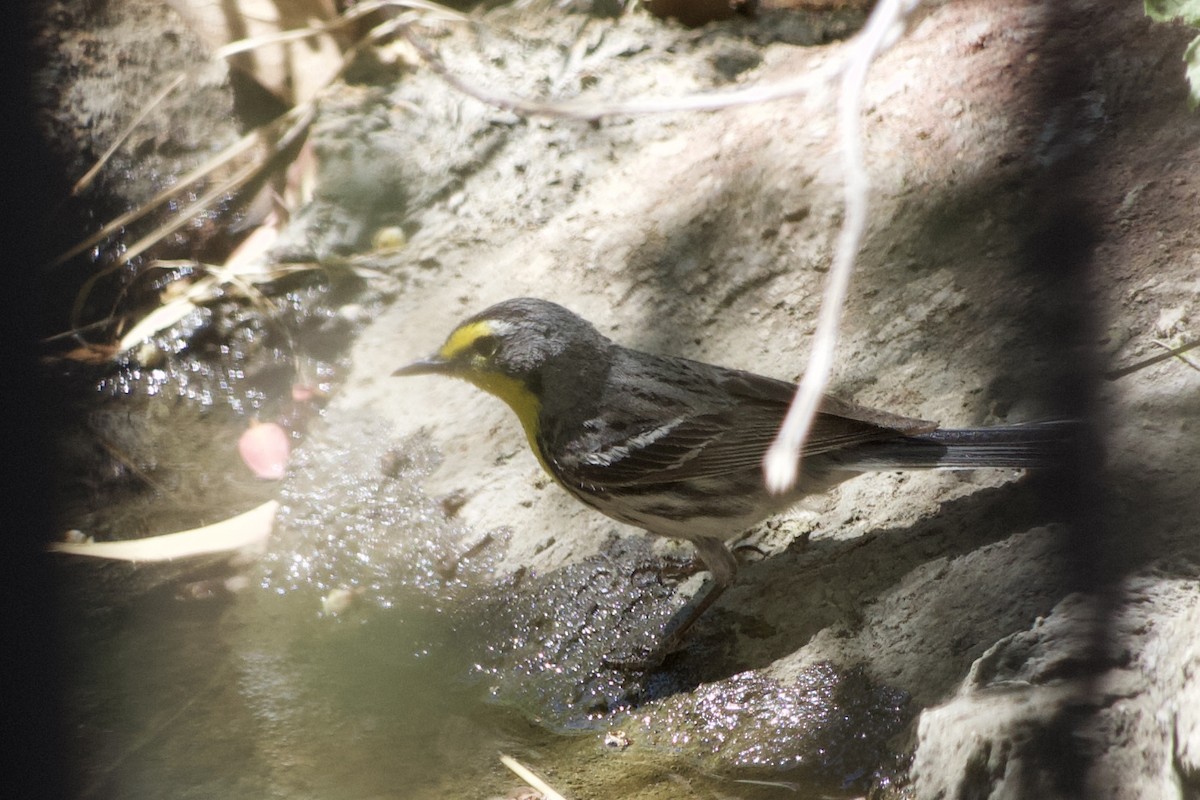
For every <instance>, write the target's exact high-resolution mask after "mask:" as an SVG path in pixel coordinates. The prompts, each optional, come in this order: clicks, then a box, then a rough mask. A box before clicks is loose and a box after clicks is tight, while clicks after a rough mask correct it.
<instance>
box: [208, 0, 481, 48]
mask: <svg viewBox="0 0 1200 800" xmlns="http://www.w3.org/2000/svg"><path fill="white" fill-rule="evenodd" d="M397 7H399V8H409V9H413V10H415V11H424V12H426V13H428V14H429V15H431V16H433V17H434V18H436V19H441V20H444V21H447V22H462V21H465V20H466V19H467V18H466V17H465V16H463V15H462V14H460V13H458V12H457V11H454V10H453V9H450V8H447V7H445V6H441V5H438V4H437V3H424V2H420V0H370V1H369V2H365V3H359V4H358V5H356V6H353V7H351V8H348V9H346V11H345V12H344V13H343V14H341V15H340V16H338V17H337V18H336V19H332V20H330V21H328V22H322V23H320V24H318V25H310V26H308V27H305V28H293V29H292V30H287V31H280V32H278V33H272V34H266V35H263V36H256V37H253V38H249V39H239V40H238V41H236V42H230V43H229V44H227V45H225V46H223V47H219V48H217V50H216V51H215V53H214V56H215V57H216V58H229V57H230V56H235V55H238V54H239V53H245V52H247V51H250V50H254V49H256V48H259V47H266V46H268V45H272V44H280V43H282V42H294V41H298V40H301V39H311V38H312V37H314V36H320V35H321V34H324V33H330V32H332V31H335V30H338V29H339V28H344V27H345V26H347V25H349V24H350V23H352V22H354V21H356V20H359V19H362V18H363V17H365V16H367V15H368V14H373V13H374V12H376V11H381V10H383V9H385V8H397Z"/></svg>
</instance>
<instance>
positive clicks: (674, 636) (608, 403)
mask: <svg viewBox="0 0 1200 800" xmlns="http://www.w3.org/2000/svg"><path fill="white" fill-rule="evenodd" d="M392 375H393V376H412V375H446V376H450V377H454V378H460V379H463V380H466V381H468V382H469V383H472V384H474V385H475V386H476V387H478V388H480V389H482V390H484V391H485V392H488V393H490V394H492V395H495V396H496V397H499V398H500V399H501V400H503V401H504V402H505V403H507V404H508V405H509V406H510V407H511V408H512V410H513V411H514V412H515V414H516V416H517V419H518V420H519V421H520V423H521V426H522V428H523V429H524V432H525V436H526V438H527V440H528V443H529V446H530V449H531V450H532V451H533V454H534V455H535V456H536V457H537V459H538V461H539V462H540V464H541V466H542V467H543V468H544V469H545V471H546V472H547V473H549V474H550V476H551V477H552V478H553V479H554V480H555V481H556V482H557V483H558V484H559V485H560V486H561V487H562V488H563V489H565V490H566V491H567V492H569V493H570V494H572V495H573V496H574V497H575V498H577V499H578V500H580V501H582V502H583V503H585V504H586V505H588V506H591V507H592V508H594V509H596V510H597V511H599V512H601V513H603V514H606V515H608V516H609V517H611V518H613V519H615V520H617V521H619V522H622V523H625V524H628V525H632V526H635V527H638V528H641V529H643V530H645V531H647V532H649V533H651V534H654V535H657V536H665V537H671V538H675V539H684V540H687V541H688V542H691V544H692V545H693V546H694V548H695V551H696V554H697V556H698V557H699V559H700V561H701V562H702V563H703V564H704V566H705V567H706V568H707V570H708V572H709V574H710V580H709V582H708V585H707V588H705V589H702V590H701V591H700V592H698V593H697V595H696V596H695V598H693V601H692V603H691V605H690V607H685V608H684V609H683V611H682V612H681V613H680V614H679V615H677V617H676V619H675V620H674V621H673V623H672V624H671V625H669V626H668V629H667V632H666V633H665V634H664V637H665V639H666V640H669V642H670V644H669V645H665V646H666V648H667V649H670V648H671V647H674V646H675V645H677V644H678V643H679V642H680V641H681V640H682V638H683V635H684V633H685V632H686V631H687V629H688V628H690V627H691V626H692V624H693V623H694V622H695V621H696V620H697V619H698V618H699V617H700V616H701V615H702V614H703V613H704V611H705V610H706V609H708V608H709V607H710V606H711V605H712V604H713V603H714V602H715V601H716V600H717V598H718V597H719V596H720V595H721V593H722V592H723V591H724V590H725V589H726V588H727V587H728V586H730V585H731V584H732V583H733V582H734V579H735V576H736V574H737V569H738V564H737V559H736V558H735V557H734V555H733V553H732V552H731V550H730V549H729V547H728V546H727V544H726V542H727V541H728V540H730V539H731V538H735V537H737V536H738V535H739V534H741V533H743V532H744V531H745V530H747V529H748V528H750V527H752V526H754V525H756V524H757V523H759V522H762V521H763V520H765V519H767V518H769V517H771V516H774V515H775V514H778V513H780V512H781V511H783V510H785V509H787V508H788V507H790V506H792V505H794V504H795V503H796V502H798V501H799V500H800V499H801V498H802V497H804V496H806V495H810V494H814V493H819V492H824V491H827V490H828V489H830V488H832V487H833V486H835V485H837V484H838V483H841V482H842V481H844V480H846V479H848V478H851V477H853V476H855V475H858V474H860V473H863V472H870V471H881V470H882V471H893V470H907V469H978V468H1011V469H1020V468H1034V467H1040V466H1047V465H1048V464H1050V463H1051V462H1052V461H1053V460H1054V457H1055V453H1056V449H1057V447H1058V446H1059V445H1060V444H1061V440H1062V438H1063V435H1064V434H1063V427H1062V426H1061V425H1058V424H1056V423H1053V422H1035V423H1026V424H1014V425H998V426H991V427H980V428H940V427H939V426H938V424H937V423H935V422H930V421H928V420H922V419H916V418H912V417H905V416H901V415H898V414H893V413H889V412H886V411H879V410H876V409H872V408H867V407H865V406H860V405H856V404H854V403H851V402H847V401H844V400H839V399H837V398H835V397H832V396H828V395H826V396H825V397H824V398H823V400H822V402H821V405H820V407H819V409H818V412H817V415H816V418H815V420H814V421H813V425H812V428H811V431H810V433H809V436H808V439H807V441H806V442H805V444H804V447H803V451H802V458H801V469H800V477H799V481H798V482H797V484H796V486H795V487H794V488H793V489H791V490H790V491H788V492H785V493H782V494H772V493H771V492H769V491H768V490H767V486H766V483H765V482H764V479H763V458H764V456H765V454H766V451H767V448H768V447H770V445H771V443H772V441H773V440H774V438H775V436H776V434H777V433H778V431H779V427H780V425H781V424H782V423H783V419H784V416H785V415H786V414H787V410H788V407H789V405H790V404H791V402H792V398H793V397H794V396H795V393H796V385H795V384H794V383H792V382H790V381H784V380H778V379H775V378H769V377H766V376H763V375H758V374H756V373H753V372H748V371H745V370H741V369H733V368H728V367H722V366H716V365H713V364H707V363H703V362H700V361H694V360H691V359H687V358H681V357H677V356H669V355H656V354H653V353H646V352H642V351H639V350H634V349H631V348H628V347H623V346H622V345H620V344H617V343H616V342H614V341H612V340H611V339H609V338H608V337H607V336H605V335H603V334H602V333H600V331H599V330H597V328H596V327H595V326H594V325H593V324H592V323H590V322H588V321H587V320H585V319H584V318H582V317H580V316H579V315H577V314H575V313H574V312H572V311H570V310H569V309H567V308H565V307H563V306H561V305H559V304H557V303H553V302H550V301H548V300H542V299H537V298H531V297H521V298H514V299H510V300H505V301H503V302H500V303H497V304H495V305H492V306H490V307H489V308H486V309H484V310H483V311H481V312H479V313H477V314H474V315H473V316H471V317H469V318H467V319H466V320H464V321H462V322H460V323H459V324H458V325H457V326H456V327H455V328H454V329H453V330H452V331H451V332H450V334H449V336H448V337H447V338H446V340H445V342H444V343H443V344H442V346H441V347H440V348H439V349H438V350H437V351H435V352H434V353H433V354H431V355H429V356H428V357H426V358H422V359H419V360H417V361H414V362H412V363H410V364H408V365H406V366H403V367H400V368H399V369H397V370H395V371H394V372H393V373H392Z"/></svg>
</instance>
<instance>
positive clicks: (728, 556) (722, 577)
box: [661, 536, 737, 653]
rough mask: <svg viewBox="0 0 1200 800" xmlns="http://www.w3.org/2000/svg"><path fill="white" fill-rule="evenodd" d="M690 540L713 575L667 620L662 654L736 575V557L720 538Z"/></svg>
mask: <svg viewBox="0 0 1200 800" xmlns="http://www.w3.org/2000/svg"><path fill="white" fill-rule="evenodd" d="M691 541H692V544H693V545H695V547H696V555H698V556H700V560H701V561H703V562H704V565H705V566H706V567H708V571H709V573H710V574H711V575H712V578H711V579H710V580H709V581H708V583H707V584H706V585H705V587H704V588H703V589H702V590H701V591H700V592H698V593H697V594H696V596H695V597H693V598H692V599H691V600H689V601H688V603H687V605H685V606H684V607H683V608H681V609H680V610H679V612H678V613H677V614H676V615H675V616H674V617H673V618H672V619H671V621H670V622H669V623H667V628H666V630H665V631H664V636H663V641H662V644H661V649H662V651H663V653H670V652H671V651H673V650H675V649H676V648H677V647H679V645H680V644H681V643H682V642H683V638H684V636H685V635H686V634H687V632H688V630H689V629H690V628H691V627H692V625H694V624H695V623H696V620H698V619H700V617H701V615H703V614H704V612H705V611H707V610H708V609H709V607H710V606H711V605H712V604H713V603H715V602H717V598H719V597H720V596H721V594H722V593H723V592H724V591H725V590H726V589H728V588H729V586H730V585H731V584H732V583H733V579H734V577H735V576H736V575H737V559H736V558H734V557H733V553H731V552H729V548H728V547H726V546H725V543H724V542H723V541H721V540H720V539H717V538H715V537H712V536H704V537H701V538H698V539H693V540H691Z"/></svg>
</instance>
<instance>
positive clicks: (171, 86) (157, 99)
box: [71, 72, 187, 197]
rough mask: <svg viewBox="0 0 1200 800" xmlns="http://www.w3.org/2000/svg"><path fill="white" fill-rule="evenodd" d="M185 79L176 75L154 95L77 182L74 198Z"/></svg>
mask: <svg viewBox="0 0 1200 800" xmlns="http://www.w3.org/2000/svg"><path fill="white" fill-rule="evenodd" d="M185 77H187V73H182V72H181V73H180V74H178V75H176V76H175V79H174V80H172V81H171V82H170V83H168V84H167V85H166V86H164V87H163V88H162V90H161V91H160V92H159V93H158V94H156V95H154V98H153V99H152V100H151V101H150V102H149V103H147V104H146V106H145V107H144V108H143V109H142V110H141V111H139V112H138V113H137V116H135V117H134V118H133V120H132V121H130V123H129V124H128V125H126V126H125V129H124V130H122V131H121V132H120V133H119V134H118V135H117V138H116V139H115V140H114V141H113V143H112V144H110V145H109V146H108V149H107V150H105V151H104V152H103V153H102V154H101V155H100V157H99V158H98V159H96V163H95V164H93V165H92V168H91V169H89V170H88V171H87V172H86V173H84V175H83V177H82V178H80V179H79V180H77V181H76V182H75V185H74V186H72V187H71V196H72V197H75V196H78V195H79V193H80V192H82V191H83V190H84V189H86V188H87V187H89V186H91V185H92V181H94V180H96V176H97V175H99V174H100V170H101V169H103V168H104V165H105V164H107V163H108V160H109V159H110V158H112V156H113V153H115V152H117V150H119V149H121V145H123V144H124V143H125V140H126V139H128V138H129V136H130V134H132V133H133V132H134V131H135V130H137V126H138V125H141V124H142V121H143V120H144V119H146V116H147V115H148V114H149V113H150V112H151V111H153V110H154V109H155V108H156V107H157V106H158V105H159V104H160V103H162V101H163V100H165V99H167V95H169V94H170V93H171V92H173V91H175V90H176V89H178V88H179V84H181V83H183V79H184V78H185Z"/></svg>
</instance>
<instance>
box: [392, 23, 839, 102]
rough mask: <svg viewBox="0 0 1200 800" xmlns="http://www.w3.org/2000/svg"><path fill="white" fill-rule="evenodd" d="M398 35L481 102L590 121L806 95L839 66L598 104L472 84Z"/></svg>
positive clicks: (417, 40)
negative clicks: (721, 88)
mask: <svg viewBox="0 0 1200 800" xmlns="http://www.w3.org/2000/svg"><path fill="white" fill-rule="evenodd" d="M400 32H401V34H402V35H403V36H404V38H405V39H407V40H408V43H409V44H411V45H412V46H413V48H414V49H415V50H416V51H417V53H418V54H419V55H420V56H421V59H422V60H423V61H424V62H425V64H426V65H427V66H428V67H429V68H430V69H432V70H433V72H434V73H435V74H436V75H437V76H438V77H440V78H441V79H442V80H444V81H445V82H446V83H447V84H449V85H450V86H451V87H452V88H454V89H456V90H458V91H459V92H462V93H463V94H465V95H467V96H468V97H473V98H475V99H476V100H478V101H480V102H481V103H487V104H488V105H490V106H495V107H496V108H501V109H504V110H506V111H512V112H513V113H515V114H521V115H527V116H543V117H560V118H564V119H577V120H583V121H586V122H594V121H596V120H598V119H601V118H603V117H611V116H621V115H635V114H663V113H667V112H674V111H718V110H720V109H724V108H732V107H734V106H744V105H752V104H756V103H766V102H770V101H772V100H782V99H785V98H790V97H798V96H801V95H804V94H809V93H812V92H814V91H816V90H817V89H819V88H821V87H823V86H825V85H827V84H829V83H830V82H831V81H832V80H833V79H834V78H836V77H837V75H838V73H839V72H840V71H841V69H842V66H843V65H842V64H834V65H832V66H830V67H825V68H823V69H817V70H813V71H811V72H806V73H805V74H804V75H801V76H799V77H796V78H792V79H791V80H786V81H780V82H778V83H771V84H766V85H762V86H750V87H747V88H744V89H734V90H732V91H728V92H711V93H706V94H695V95H689V96H686V97H654V98H642V99H637V100H624V101H618V102H615V103H602V102H596V101H594V100H552V101H541V100H531V99H529V98H524V97H516V96H514V95H509V94H504V93H501V92H494V91H491V90H488V89H484V88H481V87H479V86H476V85H474V84H472V83H469V82H468V81H465V80H463V79H462V78H460V77H459V76H458V75H456V74H455V73H454V72H453V71H452V70H451V69H450V68H449V67H448V66H447V65H446V62H445V61H443V60H442V57H441V56H440V55H439V54H438V53H437V51H436V50H434V49H433V48H432V47H431V46H430V45H429V44H428V43H427V42H426V41H425V40H424V39H422V38H421V37H420V36H418V35H417V33H416V31H415V30H413V28H412V26H407V27H403V28H401V29H400Z"/></svg>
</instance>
